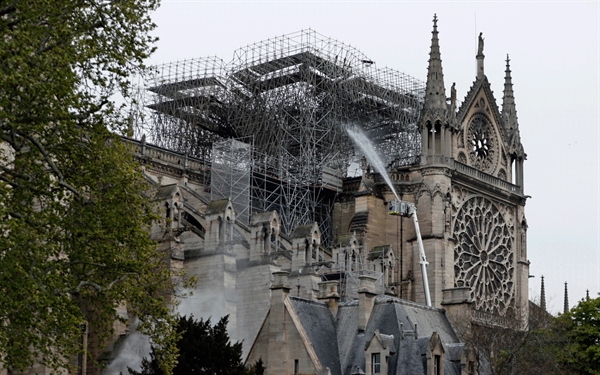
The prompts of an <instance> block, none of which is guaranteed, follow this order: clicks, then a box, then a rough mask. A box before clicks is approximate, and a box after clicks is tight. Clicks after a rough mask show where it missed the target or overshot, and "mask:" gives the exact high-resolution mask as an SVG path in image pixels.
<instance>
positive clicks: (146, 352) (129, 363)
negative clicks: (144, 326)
mask: <svg viewBox="0 0 600 375" xmlns="http://www.w3.org/2000/svg"><path fill="white" fill-rule="evenodd" d="M134 326H136V327H137V322H136V323H135V324H134ZM117 350H118V351H117V356H116V358H115V359H114V360H113V361H112V362H111V363H110V365H109V366H108V367H107V368H106V369H105V370H104V371H102V373H103V374H109V375H113V374H114V375H119V373H123V375H127V374H129V371H128V370H127V367H131V368H132V369H133V370H136V371H139V370H141V368H142V358H144V357H146V358H149V357H150V339H149V338H148V336H146V335H143V334H141V333H139V332H137V331H134V332H133V333H131V334H129V335H128V336H127V337H126V338H125V340H124V341H123V342H122V343H120V344H119V346H118V349H117Z"/></svg>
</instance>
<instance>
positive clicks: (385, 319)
mask: <svg viewBox="0 0 600 375" xmlns="http://www.w3.org/2000/svg"><path fill="white" fill-rule="evenodd" d="M290 300H291V301H292V304H293V306H294V309H295V310H296V312H297V314H298V317H299V318H300V321H301V322H302V326H303V327H304V329H305V331H306V333H307V335H308V338H309V340H310V341H311V343H312V345H313V347H314V349H315V352H316V353H317V356H318V358H319V361H321V364H322V365H323V366H326V367H329V368H330V370H331V374H332V375H338V374H340V375H341V374H343V375H351V374H352V372H353V370H354V369H355V367H356V366H359V367H360V368H361V369H363V370H365V355H364V353H365V344H366V343H368V342H369V341H370V340H371V338H372V337H373V335H374V334H375V330H379V332H380V334H381V335H382V337H383V338H385V339H386V340H390V345H392V347H393V349H394V350H393V352H394V354H392V355H391V357H390V359H389V362H388V363H389V366H390V367H389V374H397V375H416V374H426V357H425V354H426V351H427V348H428V345H429V341H430V339H431V336H432V335H433V333H434V332H437V333H438V335H439V337H440V339H441V340H442V344H443V345H444V348H445V353H446V355H445V363H444V365H445V369H446V370H445V374H446V375H455V374H460V355H461V354H462V351H463V349H464V344H461V343H460V342H459V340H458V338H457V336H456V334H455V332H454V330H453V329H452V326H451V325H450V322H449V321H448V319H447V317H446V314H445V312H444V310H442V309H437V308H432V307H426V306H423V305H419V304H416V303H413V302H408V301H404V300H399V299H397V298H392V297H387V296H378V297H376V300H375V305H374V306H373V311H372V312H371V316H370V319H369V322H368V324H367V327H366V329H365V331H359V330H358V320H359V319H358V318H359V315H358V314H359V307H358V301H350V302H346V303H342V304H340V306H339V309H338V314H337V318H336V319H335V320H334V318H333V315H332V313H331V311H330V310H329V308H328V306H327V305H326V304H324V303H320V302H314V301H309V300H305V299H302V298H296V297H290ZM415 324H417V333H418V337H417V338H416V339H415V337H414V325H415ZM401 325H402V326H401ZM402 331H404V338H402ZM457 361H458V362H457Z"/></svg>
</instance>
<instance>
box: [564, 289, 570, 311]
mask: <svg viewBox="0 0 600 375" xmlns="http://www.w3.org/2000/svg"><path fill="white" fill-rule="evenodd" d="M568 312H569V291H568V290H567V282H566V281H565V303H564V306H563V313H564V314H566V313H568Z"/></svg>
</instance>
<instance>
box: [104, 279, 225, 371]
mask: <svg viewBox="0 0 600 375" xmlns="http://www.w3.org/2000/svg"><path fill="white" fill-rule="evenodd" d="M179 295H182V296H183V297H181V298H178V302H179V304H178V305H177V313H178V314H179V315H181V316H192V315H193V316H194V319H195V320H200V318H202V319H203V320H204V321H206V320H207V319H209V318H210V321H211V324H212V325H214V324H216V323H217V322H218V321H219V320H220V319H221V318H222V317H224V316H225V315H226V310H225V304H226V300H225V296H224V295H222V294H218V293H213V292H210V291H207V290H198V289H196V290H193V291H191V290H186V291H184V292H183V293H179ZM230 320H231V317H230ZM135 326H137V324H135ZM227 331H228V333H229V337H231V338H232V341H235V338H236V337H237V335H236V332H235V330H234V329H233V327H232V325H231V324H229V326H228V327H227ZM117 350H118V354H117V356H116V358H115V359H114V360H113V361H112V362H111V363H110V365H109V366H108V367H107V368H106V369H104V370H103V371H102V374H103V375H119V373H121V372H122V373H123V375H128V374H129V371H128V370H127V367H131V368H132V369H133V370H135V371H140V370H141V365H142V358H147V359H150V350H151V348H150V338H149V337H148V336H146V335H143V334H141V333H139V332H137V331H134V332H133V333H131V334H129V335H128V336H127V337H126V338H125V340H124V341H123V342H122V343H120V344H119V346H118V349H117Z"/></svg>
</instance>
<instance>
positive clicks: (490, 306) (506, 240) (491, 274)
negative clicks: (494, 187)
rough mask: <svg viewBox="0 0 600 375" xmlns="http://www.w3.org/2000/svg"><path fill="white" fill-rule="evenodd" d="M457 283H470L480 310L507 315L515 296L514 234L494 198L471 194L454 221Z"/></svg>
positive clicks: (458, 284) (476, 304) (462, 284)
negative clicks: (473, 196)
mask: <svg viewBox="0 0 600 375" xmlns="http://www.w3.org/2000/svg"><path fill="white" fill-rule="evenodd" d="M453 234H454V239H455V240H456V245H455V248H454V286H455V287H460V286H468V287H471V298H472V300H473V302H474V305H475V308H476V309H477V310H481V311H486V312H489V313H494V314H499V315H504V314H505V313H506V310H507V309H508V308H509V307H510V306H511V304H512V303H513V300H514V293H515V292H514V285H513V274H514V266H513V251H512V242H513V240H512V236H511V233H510V231H509V227H508V225H507V223H506V222H505V221H504V218H503V217H502V214H501V213H500V211H499V210H498V208H497V207H496V205H494V204H493V203H492V202H491V201H489V200H487V199H485V198H483V197H476V198H471V199H469V200H468V201H466V202H465V203H464V205H463V206H462V207H461V208H460V210H459V211H458V214H457V216H456V221H455V224H454V232H453Z"/></svg>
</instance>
